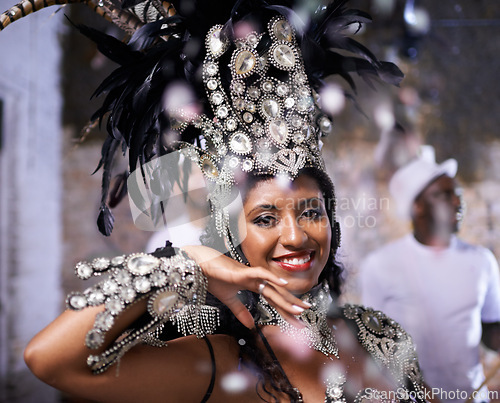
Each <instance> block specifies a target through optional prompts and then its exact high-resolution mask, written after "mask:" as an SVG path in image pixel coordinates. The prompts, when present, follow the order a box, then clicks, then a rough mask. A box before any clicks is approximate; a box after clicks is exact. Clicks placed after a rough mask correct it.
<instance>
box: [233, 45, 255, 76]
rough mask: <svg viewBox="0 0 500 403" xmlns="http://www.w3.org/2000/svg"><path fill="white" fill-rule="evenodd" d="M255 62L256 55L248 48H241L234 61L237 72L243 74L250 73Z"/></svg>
mask: <svg viewBox="0 0 500 403" xmlns="http://www.w3.org/2000/svg"><path fill="white" fill-rule="evenodd" d="M255 64H256V59H255V55H254V54H253V53H252V52H250V51H248V50H241V51H240V52H239V53H238V55H237V56H236V60H235V62H234V68H235V71H236V74H239V75H243V74H248V73H250V72H251V71H252V70H253V68H254V67H255Z"/></svg>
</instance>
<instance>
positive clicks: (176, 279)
mask: <svg viewBox="0 0 500 403" xmlns="http://www.w3.org/2000/svg"><path fill="white" fill-rule="evenodd" d="M181 280H182V276H181V274H180V273H178V272H176V271H174V272H172V273H170V284H172V285H177V284H179V283H180V282H181Z"/></svg>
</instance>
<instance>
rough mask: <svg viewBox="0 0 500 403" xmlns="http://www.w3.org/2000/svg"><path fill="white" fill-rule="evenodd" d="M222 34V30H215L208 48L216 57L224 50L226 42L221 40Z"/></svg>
mask: <svg viewBox="0 0 500 403" xmlns="http://www.w3.org/2000/svg"><path fill="white" fill-rule="evenodd" d="M220 33H221V30H220V28H219V29H215V30H213V31H212V33H211V35H210V37H209V40H208V43H209V44H208V47H209V48H210V51H211V52H212V53H213V54H214V55H218V54H220V53H221V52H222V51H223V50H224V42H222V41H221V39H220Z"/></svg>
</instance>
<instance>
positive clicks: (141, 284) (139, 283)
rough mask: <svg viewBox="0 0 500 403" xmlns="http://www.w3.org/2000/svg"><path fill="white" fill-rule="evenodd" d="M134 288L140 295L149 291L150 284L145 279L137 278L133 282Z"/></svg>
mask: <svg viewBox="0 0 500 403" xmlns="http://www.w3.org/2000/svg"><path fill="white" fill-rule="evenodd" d="M134 288H135V289H136V290H137V292H140V293H145V292H148V291H149V290H150V289H151V282H150V281H149V280H148V279H147V278H146V277H137V278H136V279H135V280H134Z"/></svg>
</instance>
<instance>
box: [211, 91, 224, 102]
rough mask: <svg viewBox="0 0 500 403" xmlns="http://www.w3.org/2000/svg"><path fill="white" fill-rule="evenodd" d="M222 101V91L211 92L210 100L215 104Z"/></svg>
mask: <svg viewBox="0 0 500 403" xmlns="http://www.w3.org/2000/svg"><path fill="white" fill-rule="evenodd" d="M223 101H224V96H223V95H222V92H219V91H216V92H214V93H213V94H212V102H213V103H214V104H215V105H220V104H221V103H222V102H223Z"/></svg>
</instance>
